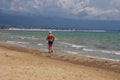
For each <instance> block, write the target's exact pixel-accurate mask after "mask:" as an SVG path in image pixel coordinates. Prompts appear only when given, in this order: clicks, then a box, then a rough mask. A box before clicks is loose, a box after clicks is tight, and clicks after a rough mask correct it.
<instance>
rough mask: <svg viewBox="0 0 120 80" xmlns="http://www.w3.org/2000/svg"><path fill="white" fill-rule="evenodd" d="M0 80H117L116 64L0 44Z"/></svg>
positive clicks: (119, 77) (118, 64) (119, 69)
mask: <svg viewBox="0 0 120 80" xmlns="http://www.w3.org/2000/svg"><path fill="white" fill-rule="evenodd" d="M0 79H1V80H120V62H119V61H111V60H104V59H97V58H91V57H85V56H76V55H72V54H71V55H68V54H65V53H53V54H52V55H49V54H48V52H46V51H44V50H38V49H32V48H27V47H23V46H16V45H11V44H6V43H1V44H0Z"/></svg>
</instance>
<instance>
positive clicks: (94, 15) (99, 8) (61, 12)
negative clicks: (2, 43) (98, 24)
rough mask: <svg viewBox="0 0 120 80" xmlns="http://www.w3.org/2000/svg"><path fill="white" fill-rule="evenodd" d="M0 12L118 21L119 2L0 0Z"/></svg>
mask: <svg viewBox="0 0 120 80" xmlns="http://www.w3.org/2000/svg"><path fill="white" fill-rule="evenodd" d="M0 12H2V13H8V14H9V13H10V14H11V13H12V14H16V13H19V14H20V15H28V14H29V15H31V16H34V15H44V16H51V17H63V18H74V19H86V20H89V19H90V20H91V19H92V20H120V0H0ZM16 15H17V14H16Z"/></svg>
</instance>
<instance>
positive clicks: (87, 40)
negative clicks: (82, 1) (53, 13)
mask: <svg viewBox="0 0 120 80" xmlns="http://www.w3.org/2000/svg"><path fill="white" fill-rule="evenodd" d="M47 34H48V31H38V30H37V31H34V30H33V31H32V30H0V41H1V42H6V43H10V44H16V45H22V46H28V47H33V48H37V49H44V50H47V41H46V37H47ZM53 34H54V35H55V41H54V50H55V51H58V52H65V53H68V54H78V55H85V56H91V57H98V58H105V59H112V60H120V32H79V31H53Z"/></svg>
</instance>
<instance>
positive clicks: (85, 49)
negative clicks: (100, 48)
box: [83, 48, 97, 51]
mask: <svg viewBox="0 0 120 80" xmlns="http://www.w3.org/2000/svg"><path fill="white" fill-rule="evenodd" d="M83 50H84V51H97V50H95V49H87V48H83Z"/></svg>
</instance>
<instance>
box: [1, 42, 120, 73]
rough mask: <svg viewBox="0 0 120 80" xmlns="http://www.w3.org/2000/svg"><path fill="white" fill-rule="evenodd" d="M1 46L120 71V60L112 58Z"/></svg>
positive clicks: (17, 46) (2, 44) (4, 44)
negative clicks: (49, 52) (50, 52)
mask: <svg viewBox="0 0 120 80" xmlns="http://www.w3.org/2000/svg"><path fill="white" fill-rule="evenodd" d="M0 47H1V48H6V49H10V50H13V51H19V52H26V53H30V54H34V55H38V56H42V57H47V58H50V59H53V60H60V61H65V62H69V63H73V64H79V65H84V66H88V67H94V68H99V69H104V70H108V71H113V72H117V73H120V61H112V60H106V59H99V58H94V57H88V56H81V55H76V54H67V53H61V52H55V53H53V54H52V56H50V55H49V54H48V52H46V51H44V50H38V49H33V48H28V47H23V46H19V45H13V44H8V43H0Z"/></svg>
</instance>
